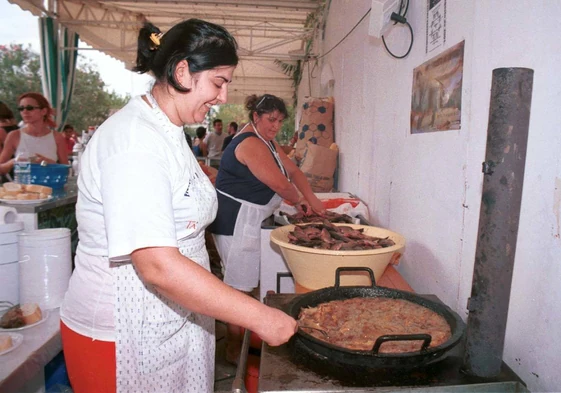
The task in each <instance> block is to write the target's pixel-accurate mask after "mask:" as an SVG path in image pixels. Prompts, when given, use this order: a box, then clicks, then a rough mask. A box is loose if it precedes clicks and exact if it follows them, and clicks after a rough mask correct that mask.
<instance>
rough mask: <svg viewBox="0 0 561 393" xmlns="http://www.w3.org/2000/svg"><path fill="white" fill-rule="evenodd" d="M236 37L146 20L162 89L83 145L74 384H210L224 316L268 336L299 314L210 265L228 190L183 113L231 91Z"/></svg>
mask: <svg viewBox="0 0 561 393" xmlns="http://www.w3.org/2000/svg"><path fill="white" fill-rule="evenodd" d="M236 50H237V45H236V42H235V40H234V38H233V37H232V36H231V35H230V34H229V33H228V32H227V31H226V30H225V29H224V28H222V27H220V26H218V25H215V24H212V23H208V22H204V21H201V20H197V19H190V20H187V21H184V22H181V23H179V24H177V25H175V26H174V27H172V28H171V30H169V31H168V32H167V33H165V34H164V35H163V34H162V33H161V32H160V30H159V29H158V28H157V27H155V26H154V25H152V24H150V23H148V24H146V25H145V26H144V27H143V28H142V29H141V30H140V32H139V38H138V51H137V63H136V67H135V70H136V71H137V72H139V73H145V72H151V73H152V74H153V75H154V77H155V80H156V81H155V84H154V86H153V88H152V89H151V91H150V92H148V93H146V94H145V95H142V96H139V97H135V98H133V99H131V100H130V101H129V103H128V104H127V105H126V106H125V107H124V108H123V109H121V110H120V111H119V112H117V113H116V114H115V115H113V116H112V117H110V118H109V119H108V120H107V121H106V122H105V123H103V124H102V125H101V126H100V127H99V128H98V130H97V131H96V133H95V135H94V136H93V137H92V139H91V140H90V141H89V143H88V147H87V149H86V151H85V152H84V154H83V156H82V161H81V166H82V169H81V171H80V178H79V180H78V203H77V206H76V216H77V220H78V228H79V230H78V231H79V238H80V241H79V244H78V249H77V252H76V260H75V264H76V268H75V270H74V272H73V274H72V278H71V280H70V285H69V289H68V292H67V294H66V296H65V299H64V302H63V304H62V307H61V332H62V341H63V350H64V355H65V360H66V365H67V369H68V374H69V378H70V382H71V384H72V388H73V391H74V392H76V393H81V392H88V393H89V392H91V393H93V392H96V393H101V392H115V391H118V392H131V393H132V392H193V393H205V392H206V393H210V392H212V391H213V383H214V362H215V357H214V346H215V338H214V319H213V318H219V319H221V320H222V321H225V322H229V323H235V324H238V325H241V326H244V327H246V328H248V329H251V330H252V331H254V332H255V333H257V334H258V335H259V336H260V337H262V338H263V339H264V340H265V341H266V342H268V343H269V344H270V345H280V344H283V343H284V342H286V341H287V340H288V339H289V338H290V337H291V336H292V335H293V334H294V332H295V330H296V321H295V320H294V319H293V318H291V317H289V316H288V315H286V314H284V313H283V312H281V311H280V310H276V309H273V308H270V307H267V306H265V305H263V304H262V303H260V302H258V301H257V300H255V299H253V298H251V297H249V296H246V295H245V294H243V293H241V292H239V291H236V290H234V289H232V288H230V287H229V286H227V285H225V284H224V283H222V282H221V281H220V280H219V279H217V278H216V277H215V276H214V275H213V274H212V273H210V271H209V258H208V253H207V251H206V248H205V242H204V230H205V228H206V226H207V225H208V224H209V223H210V222H212V221H213V220H214V217H215V215H216V210H217V206H216V192H215V190H214V188H213V186H212V184H211V183H210V181H209V180H208V178H207V176H205V175H204V173H203V171H202V169H201V168H200V166H199V164H198V163H197V160H196V158H195V157H194V155H193V154H192V152H191V150H190V149H189V146H188V145H187V142H186V141H185V137H184V133H183V125H184V124H193V123H201V122H202V121H203V120H204V119H205V116H206V115H207V112H208V111H209V109H210V108H211V107H212V106H213V105H217V104H221V103H224V102H226V98H227V91H228V84H229V83H230V82H231V81H232V75H233V72H234V69H235V67H236V65H237V63H238V56H237V53H236Z"/></svg>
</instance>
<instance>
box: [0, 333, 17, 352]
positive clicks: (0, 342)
mask: <svg viewBox="0 0 561 393" xmlns="http://www.w3.org/2000/svg"><path fill="white" fill-rule="evenodd" d="M13 345H14V343H13V342H12V337H11V336H9V335H7V334H2V335H0V352H4V351H5V350H7V349H10V348H12V346H13Z"/></svg>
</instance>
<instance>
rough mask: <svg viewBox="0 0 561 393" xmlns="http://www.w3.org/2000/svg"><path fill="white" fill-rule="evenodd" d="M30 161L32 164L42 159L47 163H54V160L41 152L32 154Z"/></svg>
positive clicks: (38, 162)
mask: <svg viewBox="0 0 561 393" xmlns="http://www.w3.org/2000/svg"><path fill="white" fill-rule="evenodd" d="M30 161H31V162H33V163H34V164H40V163H41V162H42V161H45V162H46V163H47V164H56V161H54V160H51V159H50V158H47V157H45V156H43V155H41V154H36V155H34V156H33V158H32V159H31V160H30Z"/></svg>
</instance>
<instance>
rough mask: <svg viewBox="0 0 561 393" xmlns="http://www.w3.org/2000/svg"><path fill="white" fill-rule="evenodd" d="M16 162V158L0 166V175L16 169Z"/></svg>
mask: <svg viewBox="0 0 561 393" xmlns="http://www.w3.org/2000/svg"><path fill="white" fill-rule="evenodd" d="M15 162H16V160H15V159H14V158H12V159H10V160H8V161H6V162H4V163H3V164H0V175H3V174H5V173H8V172H10V171H11V170H12V169H13V168H14V164H15Z"/></svg>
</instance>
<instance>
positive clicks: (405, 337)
mask: <svg viewBox="0 0 561 393" xmlns="http://www.w3.org/2000/svg"><path fill="white" fill-rule="evenodd" d="M415 340H423V345H421V352H423V351H425V350H426V349H427V348H428V347H429V345H430V342H431V340H432V336H431V335H430V334H386V335H384V336H380V337H378V339H377V340H376V342H375V343H374V347H373V348H372V353H373V354H374V355H377V354H378V352H379V351H380V346H381V345H382V344H383V343H385V342H387V341H415Z"/></svg>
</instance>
